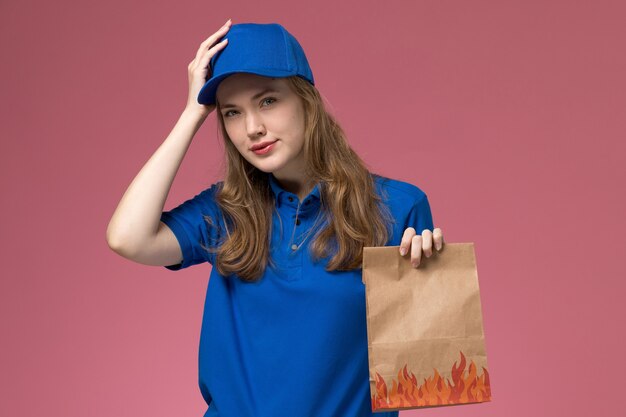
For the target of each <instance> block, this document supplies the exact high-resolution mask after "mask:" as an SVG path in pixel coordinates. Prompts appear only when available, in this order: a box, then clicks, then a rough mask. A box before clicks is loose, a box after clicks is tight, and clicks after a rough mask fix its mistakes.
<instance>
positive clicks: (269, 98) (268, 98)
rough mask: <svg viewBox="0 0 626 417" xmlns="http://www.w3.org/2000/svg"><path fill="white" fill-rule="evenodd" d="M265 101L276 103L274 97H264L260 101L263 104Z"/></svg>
mask: <svg viewBox="0 0 626 417" xmlns="http://www.w3.org/2000/svg"><path fill="white" fill-rule="evenodd" d="M267 100H273V101H272V103H273V102H274V101H276V99H275V98H274V97H265V98H264V99H263V101H261V103H265V102H266V101H267ZM270 104H271V103H270Z"/></svg>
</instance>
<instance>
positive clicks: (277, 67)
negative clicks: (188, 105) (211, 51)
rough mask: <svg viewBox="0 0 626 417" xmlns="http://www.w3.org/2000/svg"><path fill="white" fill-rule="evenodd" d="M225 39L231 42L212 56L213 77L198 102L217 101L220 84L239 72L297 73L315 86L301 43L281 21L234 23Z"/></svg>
mask: <svg viewBox="0 0 626 417" xmlns="http://www.w3.org/2000/svg"><path fill="white" fill-rule="evenodd" d="M223 39H228V43H227V44H226V46H224V47H223V48H222V49H221V50H220V51H218V52H217V53H216V54H215V55H213V56H212V57H211V60H210V62H209V65H210V70H211V71H212V74H211V78H209V79H208V80H207V82H206V83H205V84H204V86H203V87H202V88H201V89H200V92H199V93H198V103H199V104H204V105H209V104H215V92H216V91H217V86H218V85H219V83H220V82H221V81H222V80H223V79H225V78H226V77H228V76H229V75H232V74H235V73H238V72H247V73H250V74H257V75H262V76H265V77H290V76H292V75H298V76H300V77H301V78H303V79H305V80H307V81H308V82H310V83H311V84H313V85H315V81H314V80H313V72H312V71H311V67H309V62H308V61H307V59H306V55H305V54H304V50H303V49H302V46H300V43H298V41H297V40H296V38H294V37H293V35H291V34H290V33H289V32H288V31H287V29H285V28H284V27H282V26H281V25H279V24H278V23H238V24H234V25H231V27H230V29H228V32H227V33H226V35H225V36H223V37H222V40H223Z"/></svg>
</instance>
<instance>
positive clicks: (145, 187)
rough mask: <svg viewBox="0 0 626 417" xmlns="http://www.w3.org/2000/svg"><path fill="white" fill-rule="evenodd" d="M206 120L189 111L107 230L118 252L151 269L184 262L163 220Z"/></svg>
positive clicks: (125, 197)
mask: <svg viewBox="0 0 626 417" xmlns="http://www.w3.org/2000/svg"><path fill="white" fill-rule="evenodd" d="M206 116H207V115H206V114H203V113H200V112H197V111H194V110H191V109H187V108H186V109H185V111H183V113H182V115H181V116H180V118H179V119H178V122H177V123H176V125H175V126H174V128H173V129H172V131H171V133H170V134H169V136H168V137H167V138H166V139H165V141H164V142H163V143H162V144H161V146H159V148H158V149H157V150H156V152H155V153H154V154H153V155H152V156H151V157H150V159H149V160H148V162H146V164H145V165H144V166H143V168H142V169H141V170H140V171H139V173H138V174H137V176H136V177H135V178H134V179H133V181H132V182H131V184H130V186H129V187H128V189H127V190H126V192H125V193H124V195H123V196H122V199H121V200H120V202H119V204H118V206H117V208H116V209H115V212H114V213H113V217H112V218H111V220H110V221H109V224H108V227H107V230H106V239H107V243H108V245H109V247H110V248H111V249H112V250H113V251H114V252H116V253H118V254H119V255H121V256H123V257H125V258H128V259H131V260H133V261H136V262H139V263H142V264H147V265H161V266H162V265H172V264H176V263H179V262H180V261H181V260H182V252H181V249H180V246H179V244H178V241H177V240H176V238H175V236H174V234H173V233H172V231H171V230H170V229H169V228H168V227H167V226H166V225H165V224H164V223H162V222H161V221H160V217H161V213H162V211H163V207H164V205H165V200H166V199H167V195H168V193H169V190H170V188H171V186H172V183H173V181H174V177H175V176H176V173H177V172H178V169H179V168H180V164H181V163H182V160H183V158H184V156H185V154H186V153H187V150H188V148H189V145H190V144H191V141H192V140H193V137H194V135H195V134H196V132H197V131H198V129H199V128H200V126H201V125H202V123H203V122H204V120H205V119H206Z"/></svg>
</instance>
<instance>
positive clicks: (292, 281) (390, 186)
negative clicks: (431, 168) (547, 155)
mask: <svg viewBox="0 0 626 417" xmlns="http://www.w3.org/2000/svg"><path fill="white" fill-rule="evenodd" d="M268 175H269V177H270V184H271V188H272V191H273V194H274V197H275V198H276V209H277V210H275V211H274V214H273V217H274V218H273V227H272V239H271V242H272V243H271V246H270V250H271V253H272V256H273V257H274V259H275V263H276V265H277V267H276V268H271V267H270V266H269V265H268V267H267V268H266V270H265V273H264V275H263V276H262V278H261V279H260V280H259V281H258V282H256V283H246V282H243V281H241V280H240V279H239V278H238V277H237V276H236V275H233V276H230V277H225V276H222V275H220V274H219V273H218V272H217V268H214V269H212V271H211V275H210V277H209V284H208V288H207V293H206V299H205V303H204V315H203V319H202V329H201V333H200V348H199V383H200V391H201V393H202V396H203V397H204V399H205V400H206V402H207V404H208V406H209V407H208V410H207V412H206V413H205V417H209V416H221V417H280V416H299V417H365V416H379V417H397V416H398V411H392V412H384V413H372V411H371V396H370V383H369V368H368V357H367V352H368V348H367V327H366V310H365V286H364V284H363V282H362V280H361V269H356V270H352V271H344V272H336V271H335V272H326V271H325V270H324V264H325V263H326V262H325V261H324V262H322V261H318V262H317V263H314V262H313V261H312V259H311V256H310V255H309V253H308V250H309V245H310V243H311V241H312V240H313V236H314V234H315V231H311V230H310V229H311V227H312V226H313V224H314V222H315V220H316V216H317V215H318V214H319V213H320V190H319V186H315V188H314V189H313V190H312V191H311V192H310V193H309V195H307V196H306V197H305V198H304V200H303V201H302V202H300V201H299V199H298V196H297V195H295V194H293V193H290V192H288V191H286V190H284V189H283V188H281V186H280V185H279V184H278V182H277V181H276V179H275V178H274V177H273V175H272V174H268ZM374 178H375V182H376V187H377V188H376V190H377V192H378V194H379V195H381V191H383V193H382V197H383V201H384V202H385V203H386V204H387V205H388V207H389V208H390V211H391V213H392V214H393V217H394V219H395V221H396V223H395V224H394V225H393V235H392V236H391V237H390V239H389V241H388V242H387V245H386V246H394V245H400V242H401V239H402V234H403V233H404V230H405V229H406V228H407V227H410V226H411V227H414V228H415V230H416V231H417V233H421V232H422V231H423V230H424V229H429V230H431V231H432V230H433V220H432V215H431V211H430V206H429V203H428V199H427V197H426V194H425V193H424V192H423V191H422V190H421V189H419V188H418V187H416V186H414V185H412V184H409V183H406V182H402V181H398V180H393V179H389V178H385V177H380V176H375V177H374ZM218 185H219V183H217V184H213V185H212V186H211V187H209V188H208V189H206V190H204V191H202V192H201V193H199V194H198V195H196V196H195V197H193V198H191V199H189V200H187V201H185V202H183V203H182V204H181V205H179V206H178V207H176V208H174V209H172V210H170V211H166V212H163V214H162V216H161V220H162V221H163V222H164V223H165V224H166V225H167V226H168V227H169V228H170V229H171V230H172V232H173V233H174V234H175V236H176V238H177V239H178V242H179V244H180V247H181V250H182V253H183V260H182V262H181V263H180V264H178V265H170V266H166V268H167V269H170V270H180V269H184V268H187V267H190V266H192V265H196V264H199V263H203V262H209V263H211V264H213V263H214V260H215V258H214V256H215V255H214V254H211V253H208V252H207V251H205V250H204V249H203V248H202V246H201V245H205V246H209V245H211V244H212V242H215V241H216V239H217V238H219V237H220V236H219V235H220V233H225V231H224V232H220V230H224V229H223V225H224V223H223V217H222V214H221V211H220V209H219V207H218V205H217V204H216V202H215V200H214V197H215V194H216V192H217V190H218ZM296 214H297V219H298V221H297V222H296ZM205 215H206V216H211V217H212V218H213V219H215V220H216V222H219V224H220V228H219V229H220V230H215V229H213V228H210V229H212V230H210V231H209V228H208V227H207V225H206V223H205V220H204V219H203V216H205ZM281 224H282V237H281ZM309 232H311V233H309ZM292 236H293V241H292ZM300 244H301V245H300ZM292 245H295V246H292ZM298 245H300V246H299V247H297V246H298ZM328 259H329V258H326V261H327V260H328Z"/></svg>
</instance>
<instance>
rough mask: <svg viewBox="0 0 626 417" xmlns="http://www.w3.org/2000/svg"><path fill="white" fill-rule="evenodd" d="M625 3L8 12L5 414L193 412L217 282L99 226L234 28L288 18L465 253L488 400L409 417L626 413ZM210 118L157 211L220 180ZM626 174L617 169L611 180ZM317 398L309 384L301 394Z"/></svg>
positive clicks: (141, 5) (358, 138)
mask: <svg viewBox="0 0 626 417" xmlns="http://www.w3.org/2000/svg"><path fill="white" fill-rule="evenodd" d="M625 12H626V8H625V7H624V6H623V2H620V1H587V2H571V1H545V0H543V1H502V0H500V1H495V0H494V1H471V2H470V1H432V2H426V1H387V2H381V1H370V2H364V1H363V0H360V1H343V2H334V1H333V2H331V1H315V2H294V1H264V2H241V1H230V2H219V4H218V2H206V1H205V2H198V1H176V2H174V1H169V2H153V1H141V2H139V1H136V2H122V1H106V2H86V1H72V2H71V1H55V2H46V1H36V2H33V1H27V2H24V1H22V2H18V1H16V0H4V1H2V4H1V5H0V33H1V36H0V42H1V45H2V64H1V77H0V83H1V89H2V97H3V99H2V101H1V102H0V103H1V104H0V105H1V106H2V108H1V109H0V110H1V111H0V114H1V115H2V116H1V117H2V123H1V124H0V129H2V132H1V138H2V139H1V143H2V151H1V152H0V157H1V158H2V164H1V165H0V167H1V168H0V169H2V176H1V182H2V202H3V204H2V217H3V220H4V221H3V224H2V251H0V253H1V255H0V256H1V257H2V264H3V265H4V267H3V273H2V280H1V282H2V287H1V292H0V297H1V300H0V306H1V307H0V308H1V311H0V312H1V313H2V314H1V315H0V316H1V317H2V336H3V337H2V339H3V342H2V355H1V356H0V357H1V359H0V360H1V361H2V362H1V369H2V378H1V380H0V381H1V384H2V385H1V386H0V392H2V400H0V415H7V416H35V415H46V416H64V417H73V416H76V417H78V416H86V415H88V416H93V417H99V416H116V417H123V416H133V417H135V416H174V415H175V416H201V415H202V413H204V411H205V404H204V402H203V400H202V397H201V395H200V391H199V389H198V386H197V354H198V341H199V331H200V324H201V315H202V309H203V302H204V295H205V289H206V285H207V279H208V276H209V271H210V265H208V264H205V265H198V266H196V267H194V268H190V269H188V270H186V271H180V272H171V271H168V270H166V269H165V268H162V267H150V266H145V265H140V264H136V263H133V262H131V261H128V260H126V259H124V258H122V257H120V256H118V255H116V254H115V253H114V252H112V251H111V250H110V249H109V248H108V246H107V243H106V241H105V230H106V226H107V224H108V221H109V220H110V218H111V216H112V214H113V211H114V209H115V207H116V205H117V203H118V201H119V199H120V198H121V196H122V194H123V193H124V191H125V190H126V187H127V186H128V185H129V184H130V181H131V180H132V179H133V178H134V176H135V174H136V173H137V172H138V171H139V169H140V168H141V167H142V166H143V164H144V163H145V162H146V161H147V159H148V158H149V157H150V155H151V154H152V153H153V152H154V151H155V150H156V148H157V147H158V146H159V145H160V143H161V142H162V141H163V140H164V139H165V137H166V136H167V135H168V134H169V132H170V130H171V128H172V127H173V126H174V123H175V122H176V120H177V119H178V116H179V115H180V112H181V111H182V110H183V107H184V105H185V102H186V98H187V88H188V84H187V64H188V63H189V62H190V61H191V59H192V58H193V56H194V55H195V53H196V50H197V48H198V46H199V44H200V42H201V41H202V40H204V39H205V38H206V37H208V36H209V34H211V33H213V32H214V31H215V30H217V29H218V28H219V27H220V26H221V25H222V24H223V23H224V22H225V21H226V20H227V19H228V18H229V17H232V19H233V23H243V22H259V23H267V22H279V23H281V24H283V25H284V26H285V27H286V28H287V29H288V30H289V31H290V32H291V33H293V34H294V35H295V36H296V37H297V38H298V39H299V40H300V42H301V44H302V45H303V47H304V49H305V51H306V53H307V55H308V57H309V60H310V63H311V66H312V68H313V72H314V75H315V79H316V84H317V87H318V89H319V90H320V91H321V92H322V94H323V96H324V97H325V99H326V100H327V102H328V104H329V109H330V110H331V111H332V112H333V113H334V114H335V115H336V116H337V118H338V119H339V121H340V123H341V124H342V125H343V127H344V128H345V130H346V132H347V134H348V136H349V140H350V143H351V144H352V146H353V147H354V148H355V150H356V151H357V152H358V153H359V154H360V155H361V156H362V157H363V159H364V160H365V161H366V162H367V163H368V164H369V165H370V167H371V169H372V170H373V171H375V172H378V173H381V174H383V175H387V176H390V177H393V178H397V179H401V180H404V181H409V182H412V183H414V184H416V185H418V186H419V187H421V188H422V189H423V190H424V191H425V192H426V193H427V194H428V195H429V198H430V201H431V206H432V210H433V216H434V221H435V225H436V226H437V227H441V228H442V230H443V231H444V237H445V240H446V241H447V242H475V244H476V254H477V259H478V272H479V278H480V288H481V300H482V307H483V316H484V329H485V335H486V343H487V353H488V363H489V366H490V375H491V383H492V394H493V401H492V402H491V403H484V404H475V405H468V406H465V407H445V408H434V409H423V410H419V411H403V412H401V415H403V416H406V417H408V416H429V415H433V416H435V415H437V416H448V415H450V416H453V415H463V416H503V415H506V416H527V415H535V416H556V415H568V416H589V415H617V414H621V413H622V412H623V411H622V408H623V404H622V399H623V396H622V393H623V391H624V382H623V375H624V371H625V370H626V366H625V360H624V352H625V351H626V343H625V341H624V317H625V316H626V315H625V313H626V311H625V308H624V304H625V301H624V294H625V291H624V290H625V285H624V278H625V277H626V273H625V272H626V271H625V270H624V269H625V268H624V249H625V246H624V243H623V242H624V236H625V234H624V232H625V227H624V226H625V222H624V219H623V215H624V212H625V210H624V179H625V175H624V165H625V162H626V161H625V159H626V158H625V155H626V149H625V148H626V146H625V145H624V139H625V137H626V135H625V134H624V132H625V129H624V128H625V125H626V122H625V120H626V117H625V116H626V114H625V110H626V94H625V93H626V91H625V90H626V89H625V86H626V82H625V80H624V75H625V74H626V55H625V54H624V45H625V40H626V30H625V29H624V21H625V18H626V16H625V15H626V13H625ZM221 155H222V146H221V145H219V144H218V140H217V135H216V122H215V115H214V114H212V115H211V116H209V118H208V119H207V121H206V123H205V125H204V126H203V127H202V128H201V130H200V131H199V132H198V134H197V136H196V138H195V140H194V143H193V144H192V146H191V147H190V149H189V152H188V154H187V157H186V158H185V160H184V161H183V165H182V167H181V169H180V171H179V174H178V176H177V179H176V181H175V182H174V185H173V187H172V190H171V193H170V195H169V198H168V201H167V204H166V207H165V208H166V209H170V208H172V207H174V206H175V205H178V204H179V203H181V202H182V201H183V200H184V199H186V198H189V197H191V196H193V195H194V194H195V193H196V192H198V191H199V190H201V189H203V188H204V187H206V186H207V185H208V184H210V183H212V182H213V181H215V180H216V179H217V174H218V172H219V164H220V161H221ZM620 167H621V168H620ZM303 389H306V387H303Z"/></svg>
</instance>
